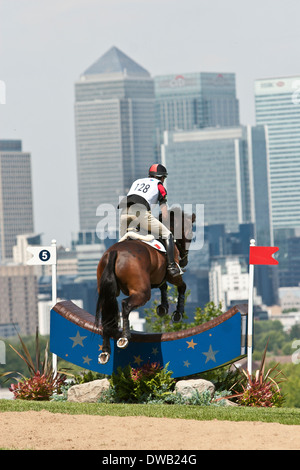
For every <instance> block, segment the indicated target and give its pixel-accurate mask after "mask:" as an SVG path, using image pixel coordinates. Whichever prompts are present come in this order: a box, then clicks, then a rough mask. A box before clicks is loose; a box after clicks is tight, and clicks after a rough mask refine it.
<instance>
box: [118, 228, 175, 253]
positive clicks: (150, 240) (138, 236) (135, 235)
mask: <svg viewBox="0 0 300 470" xmlns="http://www.w3.org/2000/svg"><path fill="white" fill-rule="evenodd" d="M129 238H131V239H132V240H141V241H142V242H144V243H147V244H148V245H150V246H152V247H153V248H155V249H156V250H158V251H160V252H162V253H166V248H165V246H164V244H163V243H162V242H161V241H160V240H157V239H156V238H155V237H154V235H151V234H148V235H143V234H142V233H140V232H136V231H134V230H132V229H131V230H128V232H126V233H125V235H123V237H122V238H120V240H119V243H120V242H123V241H125V240H128V239H129Z"/></svg>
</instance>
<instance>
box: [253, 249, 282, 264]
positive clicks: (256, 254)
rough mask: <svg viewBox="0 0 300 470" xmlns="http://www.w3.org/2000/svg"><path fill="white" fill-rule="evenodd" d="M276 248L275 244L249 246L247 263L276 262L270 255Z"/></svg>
mask: <svg viewBox="0 0 300 470" xmlns="http://www.w3.org/2000/svg"><path fill="white" fill-rule="evenodd" d="M278 250H279V248H278V247H277V246H250V257H249V264H278V261H277V259H274V258H273V256H272V255H273V254H274V253H276V251H278Z"/></svg>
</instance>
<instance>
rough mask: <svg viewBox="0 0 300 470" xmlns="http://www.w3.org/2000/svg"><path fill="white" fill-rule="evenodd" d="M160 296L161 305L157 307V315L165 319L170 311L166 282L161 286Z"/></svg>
mask: <svg viewBox="0 0 300 470" xmlns="http://www.w3.org/2000/svg"><path fill="white" fill-rule="evenodd" d="M159 289H160V294H161V304H160V305H158V306H157V307H156V313H157V315H158V316H160V317H163V316H164V315H167V313H168V311H169V302H168V285H167V283H166V282H164V283H163V284H162V285H161V286H160V288H159Z"/></svg>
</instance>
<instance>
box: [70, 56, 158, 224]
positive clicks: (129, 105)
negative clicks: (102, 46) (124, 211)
mask: <svg viewBox="0 0 300 470" xmlns="http://www.w3.org/2000/svg"><path fill="white" fill-rule="evenodd" d="M154 107H155V95H154V80H153V79H152V78H151V76H150V74H149V72H147V70H145V69H144V68H143V67H141V66H140V65H138V64H137V63H136V62H134V61H133V60H132V59H131V58H129V57H128V56H127V55H125V54H124V53H123V52H121V51H120V50H119V49H117V48H116V47H112V48H111V49H110V50H109V51H108V52H106V53H105V54H104V55H103V56H102V57H100V59H99V60H97V61H96V62H95V63H94V64H93V65H91V66H90V67H89V68H88V69H87V70H86V71H85V72H84V73H83V74H82V75H81V76H80V78H79V80H78V81H77V82H76V83H75V132H76V152H77V177H78V197H79V219H80V230H82V231H84V230H91V231H94V230H95V228H96V225H97V222H98V220H99V217H97V216H96V210H97V207H98V206H99V205H100V204H113V205H114V206H116V205H117V204H118V202H119V196H122V195H124V194H126V192H127V191H128V189H129V187H130V186H131V184H132V182H133V181H134V179H136V178H140V177H144V176H146V175H147V173H146V172H147V170H148V168H149V167H150V165H151V164H152V163H153V159H154V128H155V121H154V120H155V111H154V109H155V108H154Z"/></svg>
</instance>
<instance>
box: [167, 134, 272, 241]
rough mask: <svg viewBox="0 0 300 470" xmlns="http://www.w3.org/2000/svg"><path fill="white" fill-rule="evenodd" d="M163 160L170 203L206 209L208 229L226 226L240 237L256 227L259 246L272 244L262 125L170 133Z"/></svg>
mask: <svg viewBox="0 0 300 470" xmlns="http://www.w3.org/2000/svg"><path fill="white" fill-rule="evenodd" d="M162 161H163V163H165V165H166V166H167V168H172V177H170V178H169V179H168V182H167V189H168V200H169V203H170V204H180V205H183V204H194V205H195V204H204V219H205V220H204V221H201V222H202V223H204V224H205V225H212V224H224V226H225V230H226V231H227V232H235V231H238V228H239V225H240V224H243V223H255V229H256V239H257V243H258V244H262V245H264V244H269V243H271V242H272V226H271V216H270V206H269V175H268V165H267V161H268V155H267V147H266V130H265V128H264V127H263V126H261V127H258V126H257V127H251V126H239V127H234V128H210V129H199V130H195V131H186V132H166V133H165V136H164V144H163V145H162ZM199 222H200V221H199Z"/></svg>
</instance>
